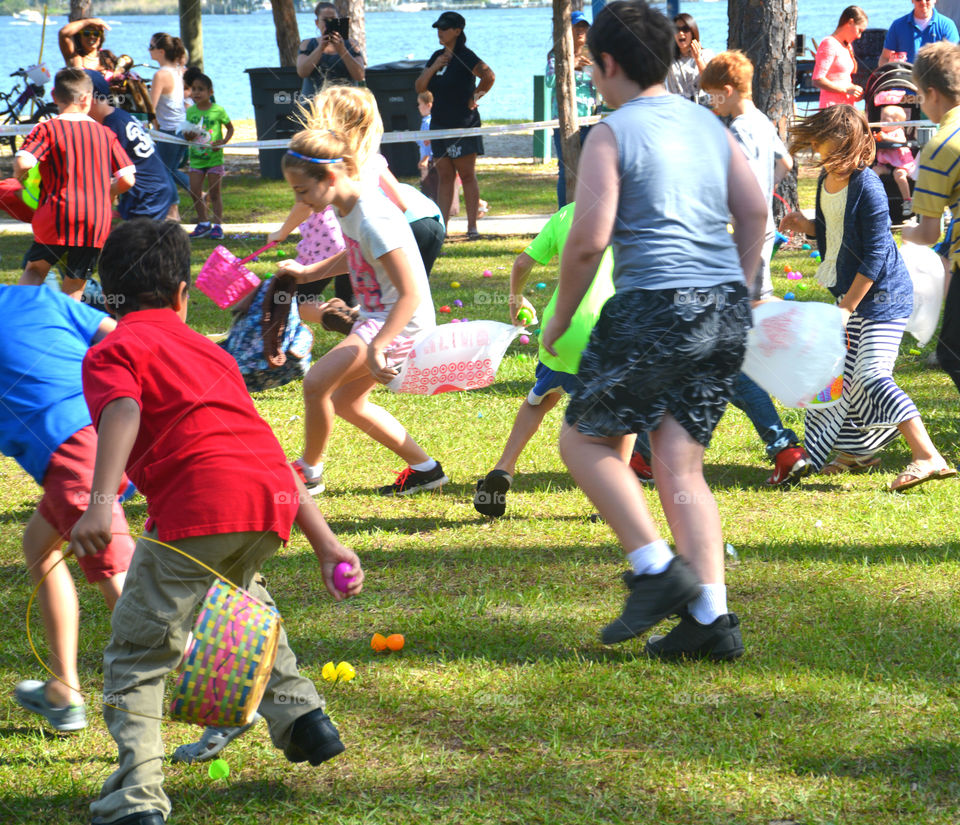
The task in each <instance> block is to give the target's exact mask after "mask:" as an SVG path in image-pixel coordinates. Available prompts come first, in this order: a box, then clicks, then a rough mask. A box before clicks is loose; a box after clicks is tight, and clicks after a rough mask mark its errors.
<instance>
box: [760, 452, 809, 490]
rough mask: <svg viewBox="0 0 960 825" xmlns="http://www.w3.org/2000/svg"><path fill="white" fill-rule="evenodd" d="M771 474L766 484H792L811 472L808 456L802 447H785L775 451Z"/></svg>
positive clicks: (773, 485) (775, 485) (774, 485)
mask: <svg viewBox="0 0 960 825" xmlns="http://www.w3.org/2000/svg"><path fill="white" fill-rule="evenodd" d="M773 465H774V467H773V475H772V476H770V478H768V479H767V484H769V485H771V486H772V487H777V486H779V485H781V484H793V483H795V482H797V481H799V480H800V479H801V478H803V477H804V476H807V475H810V473H811V472H813V465H812V464H811V463H810V457H809V456H808V455H807V453H806V451H805V450H804V449H803V447H787V448H785V449H783V450H781V451H780V452H779V453H777V455H776V458H774V460H773Z"/></svg>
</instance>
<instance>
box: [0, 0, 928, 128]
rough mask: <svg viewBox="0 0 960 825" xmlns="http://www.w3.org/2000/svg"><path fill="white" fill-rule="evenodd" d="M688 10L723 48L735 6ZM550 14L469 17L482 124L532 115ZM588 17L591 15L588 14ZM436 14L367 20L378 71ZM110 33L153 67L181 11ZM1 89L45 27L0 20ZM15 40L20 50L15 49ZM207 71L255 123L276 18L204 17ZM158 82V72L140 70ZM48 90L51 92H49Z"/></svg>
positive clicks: (229, 103) (410, 53)
mask: <svg viewBox="0 0 960 825" xmlns="http://www.w3.org/2000/svg"><path fill="white" fill-rule="evenodd" d="M845 5H846V3H838V2H835V0H804V1H803V3H801V4H800V9H799V22H798V25H797V30H798V31H799V32H801V33H804V34H808V35H811V36H813V37H815V38H817V39H818V40H819V39H820V38H821V37H823V36H824V35H826V34H830V33H831V32H832V31H833V30H834V28H835V26H836V23H837V17H838V16H839V13H840V10H841V9H842V8H843V7H844V6H845ZM863 8H864V9H865V10H866V11H867V13H868V14H869V15H870V18H871V19H870V26H871V27H880V28H886V27H887V26H888V25H889V24H890V21H891V20H893V19H894V18H895V17H897V16H901V15H903V14H906V13H907V12H908V11H909V10H910V4H909V3H908V2H907V1H906V0H880V1H879V2H874V3H872V4H871V3H864V4H863ZM681 11H685V12H689V13H690V14H692V15H693V16H694V17H695V18H696V20H697V23H698V25H699V27H700V37H701V40H702V41H703V43H704V45H705V46H706V47H707V48H709V49H711V50H713V51H714V52H717V51H722V50H723V49H724V48H725V47H726V41H727V3H726V2H723V0H715V2H681ZM551 15H552V10H551V9H550V8H546V7H544V8H526V9H471V10H468V11H467V12H466V14H465V15H464V16H465V17H466V19H467V27H466V34H467V45H469V46H470V48H472V49H473V50H474V51H475V52H476V53H477V54H478V55H479V56H480V58H481V59H482V60H484V61H486V62H487V63H488V64H489V65H490V67H491V68H492V69H493V70H494V72H495V73H496V75H497V81H496V84H495V86H494V87H493V90H492V91H491V93H490V94H489V95H487V97H486V98H484V101H483V105H482V106H481V107H480V113H481V115H482V116H483V117H484V118H523V119H527V118H531V116H532V113H533V81H532V77H533V75H535V74H542V73H543V71H544V65H545V63H546V53H547V51H549V49H550V47H551V45H552V42H551V41H552V38H551ZM587 16H588V17H589V16H590V12H589V9H588V10H587ZM436 18H437V12H436V11H423V12H412V13H404V12H373V13H368V14H367V17H366V20H367V59H368V60H367V62H368V64H370V65H375V64H377V63H386V62H390V61H393V60H402V59H405V58H411V57H412V58H416V59H425V58H427V57H429V56H430V54H431V53H432V52H433V51H434V50H435V49H436V48H437V37H436V30H435V29H433V28H431V23H433V21H434V20H436ZM54 20H55V21H56V22H55V23H54V24H53V25H49V24H48V26H47V32H46V37H45V38H44V57H45V59H46V61H47V63H48V65H49V67H50V68H51V70H54V69H55V68H57V67H59V66H60V65H62V58H61V56H60V51H59V49H58V47H57V30H58V29H59V28H60V26H62V25H63V24H64V23H65V22H66V18H65V17H62V16H61V17H60V18H54ZM297 20H298V23H299V25H300V36H301V38H306V37H311V36H313V34H314V33H315V31H316V29H315V26H314V21H313V17H312V15H310V14H299V15H298V16H297ZM107 22H108V23H110V25H111V27H112V28H111V31H109V32H108V33H107V38H106V42H105V44H104V45H105V46H106V47H107V48H109V49H110V50H111V51H113V52H114V53H116V54H122V53H126V54H130V55H132V56H133V57H134V59H135V60H137V61H138V62H139V61H142V62H144V63H146V62H148V59H149V58H148V55H147V44H148V43H149V40H150V36H151V35H152V34H153V33H154V32H159V31H167V32H170V33H173V34H176V33H177V32H178V27H179V21H178V18H177V17H176V16H175V15H156V16H119V17H111V18H108V19H107ZM0 43H3V44H4V48H2V49H0V73H2V74H0V88H4V89H6V88H9V85H10V84H9V83H7V82H5V81H6V77H7V75H8V74H9V73H10V72H11V71H13V70H14V69H16V68H18V67H19V66H24V65H26V64H27V63H33V62H36V57H37V54H38V51H39V49H40V26H38V25H17V21H15V20H14V19H13V18H11V17H2V18H0ZM14 43H16V44H18V46H17V48H11V46H12V45H13V44H14ZM203 46H204V66H205V70H206V72H207V74H209V75H210V77H211V78H212V79H213V82H214V86H215V87H216V94H217V101H218V102H219V103H221V104H222V105H223V106H224V107H225V108H226V110H227V111H228V112H229V113H230V115H231V116H232V117H234V118H252V117H253V105H252V104H251V102H250V84H249V81H248V79H247V75H246V74H244V72H243V69H245V68H247V67H255V66H275V65H277V64H278V63H279V58H278V53H277V46H276V37H275V32H274V27H273V17H272V15H270V14H250V15H204V18H203ZM139 71H140V72H141V74H142V75H143V76H145V77H146V76H150V75H151V74H152V71H151V70H150V69H140V70H139ZM49 88H50V87H49V86H48V87H47V91H48V94H49Z"/></svg>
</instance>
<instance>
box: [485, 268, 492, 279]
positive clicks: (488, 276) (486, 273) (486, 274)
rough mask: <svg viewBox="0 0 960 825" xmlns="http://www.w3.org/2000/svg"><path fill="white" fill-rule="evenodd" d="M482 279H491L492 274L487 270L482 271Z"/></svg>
mask: <svg viewBox="0 0 960 825" xmlns="http://www.w3.org/2000/svg"><path fill="white" fill-rule="evenodd" d="M483 277H484V278H492V277H493V273H492V272H491V271H490V270H489V269H485V270H483Z"/></svg>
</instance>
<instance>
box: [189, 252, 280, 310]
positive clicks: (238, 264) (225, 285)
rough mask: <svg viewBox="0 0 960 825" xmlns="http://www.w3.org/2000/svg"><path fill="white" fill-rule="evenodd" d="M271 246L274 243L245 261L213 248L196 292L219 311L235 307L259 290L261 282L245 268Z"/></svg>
mask: <svg viewBox="0 0 960 825" xmlns="http://www.w3.org/2000/svg"><path fill="white" fill-rule="evenodd" d="M273 246H276V242H275V241H274V242H272V243H268V244H267V245H266V246H265V247H263V248H262V249H258V250H257V251H256V252H254V253H253V254H252V255H247V257H246V258H238V257H237V256H236V255H234V254H233V253H232V252H231V251H230V250H229V249H227V248H226V247H225V246H218V247H216V248H215V249H214V250H213V252H212V253H210V257H209V258H207V260H206V262H205V263H204V264H203V267H201V269H200V274H199V275H197V289H199V290H200V291H201V292H202V293H203V294H204V295H206V296H207V297H208V298H210V299H211V300H212V301H213V302H214V303H215V304H216V305H217V306H218V307H220V309H226V308H227V307H228V306H231V305H232V304H235V303H237V302H238V301H240V300H242V299H243V298H245V297H246V296H247V295H249V294H250V293H251V292H253V290H255V289H256V288H257V287H258V286H260V279H259V278H258V277H257V276H256V275H255V274H254V273H253V272H251V271H250V270H249V269H247V267H246V266H244V264H246V263H247V262H248V261H252V260H253V259H254V258H256V257H257V255H259V254H260V253H261V252H264V251H265V250H267V249H270V248H271V247H273Z"/></svg>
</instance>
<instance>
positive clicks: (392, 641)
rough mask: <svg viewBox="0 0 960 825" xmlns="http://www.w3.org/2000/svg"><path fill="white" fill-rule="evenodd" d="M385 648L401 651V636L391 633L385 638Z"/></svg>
mask: <svg viewBox="0 0 960 825" xmlns="http://www.w3.org/2000/svg"><path fill="white" fill-rule="evenodd" d="M387 647H388V648H390V650H393V651H397V650H403V634H402V633H391V634H390V635H389V636H387Z"/></svg>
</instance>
